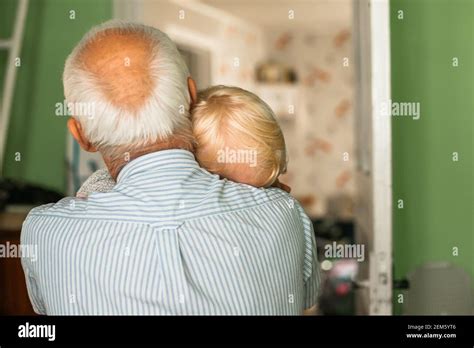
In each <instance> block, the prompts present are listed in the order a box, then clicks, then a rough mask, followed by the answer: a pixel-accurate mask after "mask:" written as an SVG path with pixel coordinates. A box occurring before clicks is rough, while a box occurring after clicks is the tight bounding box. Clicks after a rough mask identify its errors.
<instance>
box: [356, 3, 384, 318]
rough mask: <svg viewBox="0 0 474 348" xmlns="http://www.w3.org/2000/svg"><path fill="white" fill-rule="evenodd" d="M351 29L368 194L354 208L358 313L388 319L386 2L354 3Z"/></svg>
mask: <svg viewBox="0 0 474 348" xmlns="http://www.w3.org/2000/svg"><path fill="white" fill-rule="evenodd" d="M354 27H355V28H354V33H355V37H356V39H355V40H354V42H355V48H356V50H355V51H356V71H357V74H358V78H357V80H356V91H357V97H356V103H357V111H356V123H358V130H357V132H356V143H357V144H356V148H357V149H358V156H357V158H358V163H357V175H358V181H359V183H360V185H359V189H362V190H363V189H364V188H365V189H366V190H367V191H366V192H369V193H368V196H367V197H364V198H363V199H360V200H359V201H358V202H357V203H356V204H360V207H358V209H357V211H358V213H357V214H356V224H357V225H359V226H356V228H359V230H360V231H359V232H360V233H359V234H358V235H359V241H363V242H364V243H365V244H367V247H368V248H367V249H368V250H369V255H368V256H369V257H368V260H369V261H368V270H367V272H366V274H365V278H366V279H363V280H362V281H361V282H360V283H361V284H362V286H363V287H365V288H366V289H367V290H368V291H367V292H366V293H365V299H364V298H362V300H361V301H360V302H361V303H363V305H362V307H364V306H365V307H366V308H362V309H361V311H360V312H361V313H367V314H371V315H391V314H392V293H393V274H392V265H393V261H392V260H393V252H392V250H393V242H392V130H391V119H390V117H389V116H386V115H384V114H383V112H382V110H383V108H382V106H383V105H386V104H387V103H388V102H389V101H390V99H391V62H390V3H389V0H356V1H354ZM366 194H367V193H366ZM359 196H360V197H363V196H364V192H360V195H359ZM362 277H364V275H363V276H362ZM362 297H364V295H362Z"/></svg>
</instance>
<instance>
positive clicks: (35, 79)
mask: <svg viewBox="0 0 474 348" xmlns="http://www.w3.org/2000/svg"><path fill="white" fill-rule="evenodd" d="M15 3H16V1H15V0H1V1H0V35H1V36H2V37H7V36H8V33H9V31H10V28H11V26H12V24H13V16H14V10H15ZM29 3H30V5H29V11H28V17H27V23H26V27H25V35H24V41H23V47H22V53H21V60H22V61H21V67H20V68H18V73H17V85H16V88H15V97H14V102H13V107H12V114H11V118H10V126H9V130H8V138H7V146H6V154H5V160H4V175H5V176H6V177H11V178H16V179H21V180H24V181H26V182H29V183H34V184H39V185H42V186H44V187H47V188H52V189H56V190H59V191H61V192H64V191H65V189H66V165H65V150H66V120H67V118H66V117H58V116H56V115H55V104H56V103H58V102H62V101H63V99H64V96H63V87H62V81H61V76H62V71H63V67H64V61H65V59H66V57H67V55H68V54H69V52H70V51H71V50H72V48H73V47H74V45H75V44H76V43H77V41H78V40H79V39H80V38H81V37H82V35H84V33H86V32H87V31H88V30H89V29H90V28H91V27H92V26H93V25H95V24H99V23H101V22H104V21H106V20H108V19H110V18H111V16H112V0H33V1H30V2H29ZM71 10H74V11H75V19H70V11H71ZM5 62H6V57H5V55H0V69H1V75H0V77H1V79H0V81H3V76H4V75H3V73H4V70H5ZM16 152H20V153H21V156H22V157H21V161H19V162H17V161H15V153H16Z"/></svg>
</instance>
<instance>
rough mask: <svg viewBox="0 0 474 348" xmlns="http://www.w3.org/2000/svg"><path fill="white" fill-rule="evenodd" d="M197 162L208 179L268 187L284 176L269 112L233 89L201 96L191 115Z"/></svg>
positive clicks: (282, 151) (281, 144)
mask: <svg viewBox="0 0 474 348" xmlns="http://www.w3.org/2000/svg"><path fill="white" fill-rule="evenodd" d="M192 119H193V133H194V137H195V139H196V158H197V160H198V162H199V163H200V164H201V166H203V167H204V168H206V169H207V170H208V171H210V172H211V173H215V174H219V175H220V176H222V177H225V178H228V179H230V180H232V181H236V182H240V183H245V184H249V185H252V186H256V187H267V186H270V185H271V184H273V183H274V182H275V180H276V179H277V178H278V176H279V175H280V174H282V173H284V172H285V171H286V147H285V139H284V138H283V133H282V131H281V129H280V126H279V125H278V122H277V121H276V119H275V115H274V114H273V112H272V110H271V109H270V107H269V106H268V105H267V104H266V103H265V102H264V101H262V100H261V99H260V98H259V97H257V96H256V95H255V94H253V93H250V92H248V91H246V90H243V89H241V88H237V87H226V86H215V87H211V88H208V89H206V90H204V91H202V92H200V93H199V96H198V102H197V103H196V105H195V106H194V108H193V110H192Z"/></svg>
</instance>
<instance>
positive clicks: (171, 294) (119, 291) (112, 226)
mask: <svg viewBox="0 0 474 348" xmlns="http://www.w3.org/2000/svg"><path fill="white" fill-rule="evenodd" d="M21 243H22V244H23V245H29V246H35V247H36V250H37V253H36V254H37V255H36V257H35V258H31V257H30V258H27V257H24V258H22V264H23V269H24V271H25V277H26V282H27V287H28V293H29V296H30V300H31V302H32V305H33V308H34V310H35V311H36V312H37V313H41V314H49V315H135V314H143V315H195V314H196V315H198V314H199V315H298V314H301V313H302V311H303V309H306V308H309V307H312V306H314V305H315V304H316V300H317V293H318V288H319V265H318V261H317V255H316V244H315V238H314V234H313V227H312V223H311V220H310V219H309V218H308V217H307V216H306V214H305V213H304V211H303V210H302V208H301V206H300V205H299V204H298V202H297V201H295V200H294V199H293V198H292V197H291V196H290V195H288V194H287V193H286V192H284V191H282V190H280V189H277V188H269V189H259V188H254V187H251V186H248V185H244V184H237V183H234V182H231V181H228V180H221V179H219V177H218V176H216V175H213V174H210V173H209V172H207V171H206V170H204V169H202V168H200V167H199V165H198V163H197V162H196V160H195V159H194V156H193V154H192V153H190V152H188V151H185V150H178V149H176V150H166V151H158V152H154V153H151V154H147V155H144V156H141V157H139V158H137V159H135V160H133V161H131V162H130V163H128V164H127V165H126V166H125V167H124V168H123V169H122V171H121V172H120V174H119V176H118V178H117V185H116V186H115V187H114V188H113V190H112V191H110V192H106V193H92V194H90V195H89V197H88V198H75V197H68V198H64V199H62V200H61V201H59V202H58V203H56V204H47V205H43V206H40V207H37V208H35V209H33V210H32V211H31V212H30V214H29V215H28V217H27V219H26V220H25V222H24V224H23V230H22V235H21Z"/></svg>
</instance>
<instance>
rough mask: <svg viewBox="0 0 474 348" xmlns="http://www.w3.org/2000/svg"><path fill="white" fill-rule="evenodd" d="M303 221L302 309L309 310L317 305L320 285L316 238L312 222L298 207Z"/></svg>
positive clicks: (299, 207)
mask: <svg viewBox="0 0 474 348" xmlns="http://www.w3.org/2000/svg"><path fill="white" fill-rule="evenodd" d="M298 209H299V210H300V214H301V217H302V220H303V228H304V235H305V254H304V266H303V276H304V290H305V291H304V301H303V302H304V309H308V308H311V307H313V306H315V305H316V304H317V303H318V294H319V288H320V284H321V276H320V267H319V261H318V252H317V248H316V238H315V235H314V229H313V222H312V221H311V219H310V218H309V217H308V216H307V215H306V213H305V212H304V210H303V208H302V207H301V206H299V205H298Z"/></svg>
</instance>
